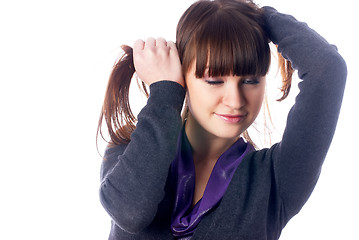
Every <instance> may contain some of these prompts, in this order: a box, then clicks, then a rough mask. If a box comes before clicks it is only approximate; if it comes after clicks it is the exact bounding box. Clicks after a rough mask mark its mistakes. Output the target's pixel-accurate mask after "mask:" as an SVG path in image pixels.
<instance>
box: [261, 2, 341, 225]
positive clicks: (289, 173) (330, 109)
mask: <svg viewBox="0 0 359 240" xmlns="http://www.w3.org/2000/svg"><path fill="white" fill-rule="evenodd" d="M263 16H264V19H265V22H266V28H267V29H266V30H267V33H268V35H269V38H270V39H271V40H272V41H273V42H274V43H275V44H277V45H278V50H279V52H281V53H282V55H283V56H284V57H285V58H286V59H288V60H290V61H291V63H292V65H293V67H294V69H297V70H298V75H299V78H300V79H301V80H303V81H301V82H300V83H299V89H300V93H299V94H298V96H297V97H296V100H295V104H294V106H293V107H292V108H291V110H290V112H289V114H288V118H287V124H286V128H285V131H284V134H283V138H282V141H281V142H280V143H279V144H278V145H276V146H275V148H276V149H275V151H274V153H273V156H272V159H273V161H274V168H275V169H274V170H275V176H276V181H277V184H278V188H279V191H280V196H281V199H282V202H283V209H284V210H285V216H287V218H288V220H289V218H291V217H292V216H294V215H295V214H296V213H297V212H298V211H299V210H300V209H301V207H302V206H303V205H304V203H305V202H306V201H307V199H308V197H309V196H310V194H311V192H312V191H313V188H314V186H315V184H316V182H317V179H318V177H319V174H320V170H321V166H322V163H323V161H324V159H325V157H326V154H327V151H328V149H329V146H330V143H331V141H332V138H333V135H334V131H335V128H336V124H337V120H338V116H339V112H340V107H341V103H342V98H343V93H344V87H345V82H346V76H347V69H346V64H345V61H344V60H343V58H342V57H341V56H340V54H339V53H338V52H337V49H336V48H335V47H334V46H332V45H330V44H329V43H328V42H327V41H326V40H325V39H324V38H322V37H321V36H320V35H318V34H317V33H316V32H315V31H313V30H312V29H310V28H309V27H308V26H307V24H305V23H302V22H298V21H297V20H296V19H295V18H294V17H292V16H289V15H285V14H281V13H278V12H277V11H276V10H275V9H273V8H271V7H264V8H263Z"/></svg>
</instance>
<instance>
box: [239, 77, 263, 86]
mask: <svg viewBox="0 0 359 240" xmlns="http://www.w3.org/2000/svg"><path fill="white" fill-rule="evenodd" d="M242 83H243V84H250V85H255V84H258V83H259V80H258V79H257V78H253V79H243V81H242Z"/></svg>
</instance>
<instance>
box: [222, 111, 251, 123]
mask: <svg viewBox="0 0 359 240" xmlns="http://www.w3.org/2000/svg"><path fill="white" fill-rule="evenodd" d="M215 115H216V116H218V117H219V118H221V119H222V120H224V121H225V122H227V123H239V122H240V121H241V120H242V119H243V118H244V117H245V115H231V114H218V113H215Z"/></svg>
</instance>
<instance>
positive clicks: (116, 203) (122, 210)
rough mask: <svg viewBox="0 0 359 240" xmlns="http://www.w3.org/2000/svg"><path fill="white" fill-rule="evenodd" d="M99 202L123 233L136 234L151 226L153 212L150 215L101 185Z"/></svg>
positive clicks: (124, 197) (119, 194)
mask: <svg viewBox="0 0 359 240" xmlns="http://www.w3.org/2000/svg"><path fill="white" fill-rule="evenodd" d="M100 201H101V204H102V206H103V207H104V209H105V210H106V211H107V213H108V214H109V215H110V217H111V218H112V220H113V221H114V222H115V224H116V225H117V226H118V227H119V228H121V229H122V230H123V231H125V232H128V233H131V234H137V233H139V232H141V231H143V230H144V229H145V228H146V227H147V226H149V225H150V224H151V222H152V221H153V218H154V216H155V211H154V212H153V213H150V212H149V210H148V208H147V209H146V208H144V207H145V206H142V207H138V206H137V205H136V203H134V202H133V201H131V200H130V199H128V198H126V196H121V193H119V192H118V191H115V190H114V189H111V187H110V186H109V185H108V184H106V183H103V184H102V185H101V189H100Z"/></svg>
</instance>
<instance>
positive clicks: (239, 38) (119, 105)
mask: <svg viewBox="0 0 359 240" xmlns="http://www.w3.org/2000/svg"><path fill="white" fill-rule="evenodd" d="M264 24H265V23H264V22H263V18H262V10H261V9H260V8H259V7H258V6H257V5H255V4H254V3H253V2H252V1H250V0H214V1H209V0H200V1H198V2H196V3H194V4H192V5H191V6H190V7H189V8H188V9H187V10H186V12H185V13H184V14H183V15H182V17H181V18H180V20H179V23H178V25H177V32H176V45H177V48H178V53H179V57H180V60H181V63H182V70H183V73H184V75H185V73H187V72H188V71H189V69H190V66H191V64H192V63H193V62H194V61H196V68H195V74H196V77H198V78H201V77H203V76H204V74H205V73H206V72H207V73H208V75H209V76H214V77H216V76H224V75H230V74H232V75H236V76H244V75H256V76H264V75H266V74H267V72H268V70H269V66H270V61H271V53H270V48H269V42H270V40H269V38H268V36H267V35H266V32H265V30H264V29H265V26H264ZM122 49H123V51H124V54H123V56H122V57H121V58H120V59H119V60H118V61H117V62H116V63H115V65H114V67H113V70H112V73H111V76H110V79H109V82H108V86H107V91H106V94H105V100H104V104H103V107H102V111H101V115H100V119H99V123H98V129H97V135H98V134H99V133H100V134H101V136H102V137H103V134H102V130H101V127H102V121H103V119H104V120H105V122H106V124H107V128H108V133H109V135H110V138H111V140H110V143H111V144H116V145H117V144H121V143H128V142H129V141H130V137H131V133H132V132H133V131H134V130H135V128H136V126H135V123H136V118H135V116H134V115H133V113H132V111H131V108H130V104H129V87H130V83H131V79H132V78H133V74H134V73H135V69H134V65H133V56H132V48H131V47H128V46H122ZM278 55H279V58H278V59H279V67H280V69H281V74H282V78H283V81H282V88H281V91H282V93H283V96H282V97H281V98H280V99H278V101H282V100H284V99H285V98H286V97H287V96H288V93H289V90H290V86H291V79H292V73H293V69H292V67H291V64H290V62H289V61H287V60H285V59H284V58H283V57H282V56H281V55H280V54H279V53H278ZM141 87H142V90H144V91H145V93H146V94H147V92H146V88H145V85H144V84H143V83H142V86H141ZM147 95H148V94H147ZM186 112H187V110H186V107H185V109H184V113H185V114H186ZM243 137H244V138H245V139H246V140H247V141H250V142H252V140H251V139H250V137H249V135H248V133H247V132H244V133H243Z"/></svg>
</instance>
